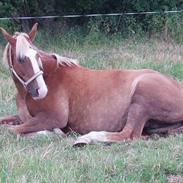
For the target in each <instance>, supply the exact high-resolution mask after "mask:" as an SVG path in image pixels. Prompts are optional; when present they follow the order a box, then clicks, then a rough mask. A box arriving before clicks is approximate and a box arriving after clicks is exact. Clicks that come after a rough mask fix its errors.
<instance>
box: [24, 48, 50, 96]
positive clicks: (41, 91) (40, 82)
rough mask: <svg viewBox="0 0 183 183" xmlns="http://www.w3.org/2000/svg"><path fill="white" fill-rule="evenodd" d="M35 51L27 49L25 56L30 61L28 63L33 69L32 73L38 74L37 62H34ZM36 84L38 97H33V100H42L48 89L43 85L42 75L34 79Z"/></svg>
mask: <svg viewBox="0 0 183 183" xmlns="http://www.w3.org/2000/svg"><path fill="white" fill-rule="evenodd" d="M36 53H37V52H36V51H35V50H33V49H31V48H30V49H28V50H27V52H26V53H25V56H27V57H28V58H29V59H30V62H31V64H32V68H33V71H34V74H36V73H38V72H39V71H40V68H39V65H38V62H37V60H36ZM35 80H36V81H37V83H38V87H39V89H38V93H39V96H38V97H34V99H42V98H44V97H45V96H46V95H47V93H48V88H47V86H46V84H45V81H44V79H43V75H39V76H38V77H37V78H36V79H35Z"/></svg>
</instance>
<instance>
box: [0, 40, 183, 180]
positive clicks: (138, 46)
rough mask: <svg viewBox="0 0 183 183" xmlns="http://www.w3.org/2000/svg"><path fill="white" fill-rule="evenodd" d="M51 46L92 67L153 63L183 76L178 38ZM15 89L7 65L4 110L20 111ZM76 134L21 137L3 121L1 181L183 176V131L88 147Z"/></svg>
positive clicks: (0, 81) (0, 77)
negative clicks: (173, 40) (77, 144)
mask: <svg viewBox="0 0 183 183" xmlns="http://www.w3.org/2000/svg"><path fill="white" fill-rule="evenodd" d="M37 45H38V43H37ZM42 47H44V45H43V46H42ZM46 50H49V51H50V52H57V53H60V54H62V55H64V56H68V57H73V58H77V59H78V60H79V61H80V63H81V65H83V66H86V67H89V68H95V69H112V68H132V69H139V68H152V69H155V70H157V71H160V72H162V73H164V74H167V75H169V76H170V77H173V78H174V79H176V80H178V81H180V82H183V64H182V61H183V46H181V45H178V44H175V43H166V42H163V41H158V40H143V41H135V40H124V41H119V40H110V41H106V42H105V43H103V44H96V45H95V44H93V45H90V44H89V43H88V42H85V43H83V45H82V46H78V45H77V44H74V45H73V46H70V47H67V48H63V47H62V48H61V46H59V45H58V44H52V45H49V46H48V47H46ZM0 55H2V49H0ZM14 94H15V89H14V85H13V82H12V81H11V78H10V75H9V74H8V72H7V71H6V70H5V69H4V67H3V66H2V65H1V66H0V116H4V115H6V114H13V113H16V106H15V97H14ZM75 138H76V137H75V136H74V135H73V136H69V137H68V138H66V139H63V138H61V137H59V136H56V135H53V136H49V137H45V136H44V137H43V136H40V137H36V138H33V139H26V138H17V137H16V136H15V135H13V134H11V133H9V131H8V130H7V129H6V128H5V127H0V182H2V183H4V182H11V183H14V182H17V183H50V182H61V183H64V182H68V183H72V182H73V183H79V182H81V183H102V182H110V183H114V182H115V183H118V182H119V183H121V182H122V183H123V182H124V183H127V182H129V183H137V182H138V183H147V182H153V183H154V182H158V183H159V182H162V183H163V182H173V181H174V182H183V134H178V135H176V136H170V137H167V138H159V137H154V138H152V139H149V140H142V139H139V140H134V141H132V142H130V141H126V142H121V143H117V144H112V145H104V144H97V145H91V146H86V147H83V148H73V147H72V143H73V142H74V140H75Z"/></svg>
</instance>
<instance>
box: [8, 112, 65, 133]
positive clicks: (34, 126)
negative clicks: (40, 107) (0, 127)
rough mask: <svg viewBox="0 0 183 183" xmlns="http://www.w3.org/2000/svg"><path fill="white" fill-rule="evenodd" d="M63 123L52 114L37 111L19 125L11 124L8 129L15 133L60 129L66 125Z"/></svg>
mask: <svg viewBox="0 0 183 183" xmlns="http://www.w3.org/2000/svg"><path fill="white" fill-rule="evenodd" d="M63 124H64V125H63ZM66 124H67V121H65V123H63V122H62V123H60V121H58V120H57V119H54V117H53V116H49V115H47V114H46V113H39V114H38V115H36V116H35V117H32V118H30V119H29V120H27V121H25V122H24V123H23V124H21V125H16V126H11V127H10V128H9V129H10V130H11V131H12V132H14V133H15V134H20V135H25V134H31V133H34V132H40V131H46V130H50V131H54V129H57V128H59V129H62V128H64V127H65V126H66Z"/></svg>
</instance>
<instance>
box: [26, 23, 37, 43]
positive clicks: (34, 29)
mask: <svg viewBox="0 0 183 183" xmlns="http://www.w3.org/2000/svg"><path fill="white" fill-rule="evenodd" d="M37 26H38V23H35V24H34V25H33V27H32V30H31V31H30V32H29V34H28V35H29V38H30V40H31V41H33V40H34V38H35V37H36V33H37Z"/></svg>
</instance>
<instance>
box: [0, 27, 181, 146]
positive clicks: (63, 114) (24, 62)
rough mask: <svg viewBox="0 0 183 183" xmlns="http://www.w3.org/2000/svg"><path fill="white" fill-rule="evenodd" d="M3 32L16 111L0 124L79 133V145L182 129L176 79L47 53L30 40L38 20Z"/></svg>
mask: <svg viewBox="0 0 183 183" xmlns="http://www.w3.org/2000/svg"><path fill="white" fill-rule="evenodd" d="M1 32H2V34H3V36H4V38H5V39H6V40H7V41H8V44H7V46H6V48H5V51H4V53H5V58H6V60H7V62H8V65H9V69H10V71H11V74H12V78H13V80H14V83H15V86H16V89H17V96H16V104H17V109H18V114H17V115H14V116H8V117H4V118H1V119H0V123H1V124H5V123H6V124H11V123H13V124H14V125H12V126H11V130H12V131H13V132H14V133H16V134H29V133H33V132H39V131H42V130H53V129H55V128H59V129H61V130H62V131H63V132H64V133H66V132H68V131H70V130H71V131H75V132H77V133H79V134H81V135H82V136H80V137H79V138H78V139H77V140H76V142H75V144H76V145H77V144H90V143H96V142H117V141H123V140H125V139H129V138H130V139H133V138H139V137H141V135H142V133H143V132H150V133H161V132H162V133H165V132H168V131H171V130H175V131H176V130H178V129H181V128H182V126H183V123H182V121H183V86H182V85H181V84H180V83H178V82H176V81H174V80H172V79H170V78H168V77H166V76H164V75H162V74H160V73H158V72H156V71H153V70H149V69H143V70H110V71H106V70H91V69H88V68H84V67H81V66H80V65H79V64H77V63H76V62H75V61H74V60H72V59H67V58H64V57H61V56H59V55H57V54H48V53H45V52H43V51H41V50H39V49H38V48H36V47H35V46H34V45H33V43H32V41H33V39H34V37H35V35H36V32H37V24H35V25H34V26H33V27H32V30H31V31H30V33H29V34H25V33H16V34H15V35H14V36H11V35H10V34H9V33H8V32H7V31H5V30H4V29H3V28H1ZM15 124H16V125H15Z"/></svg>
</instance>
